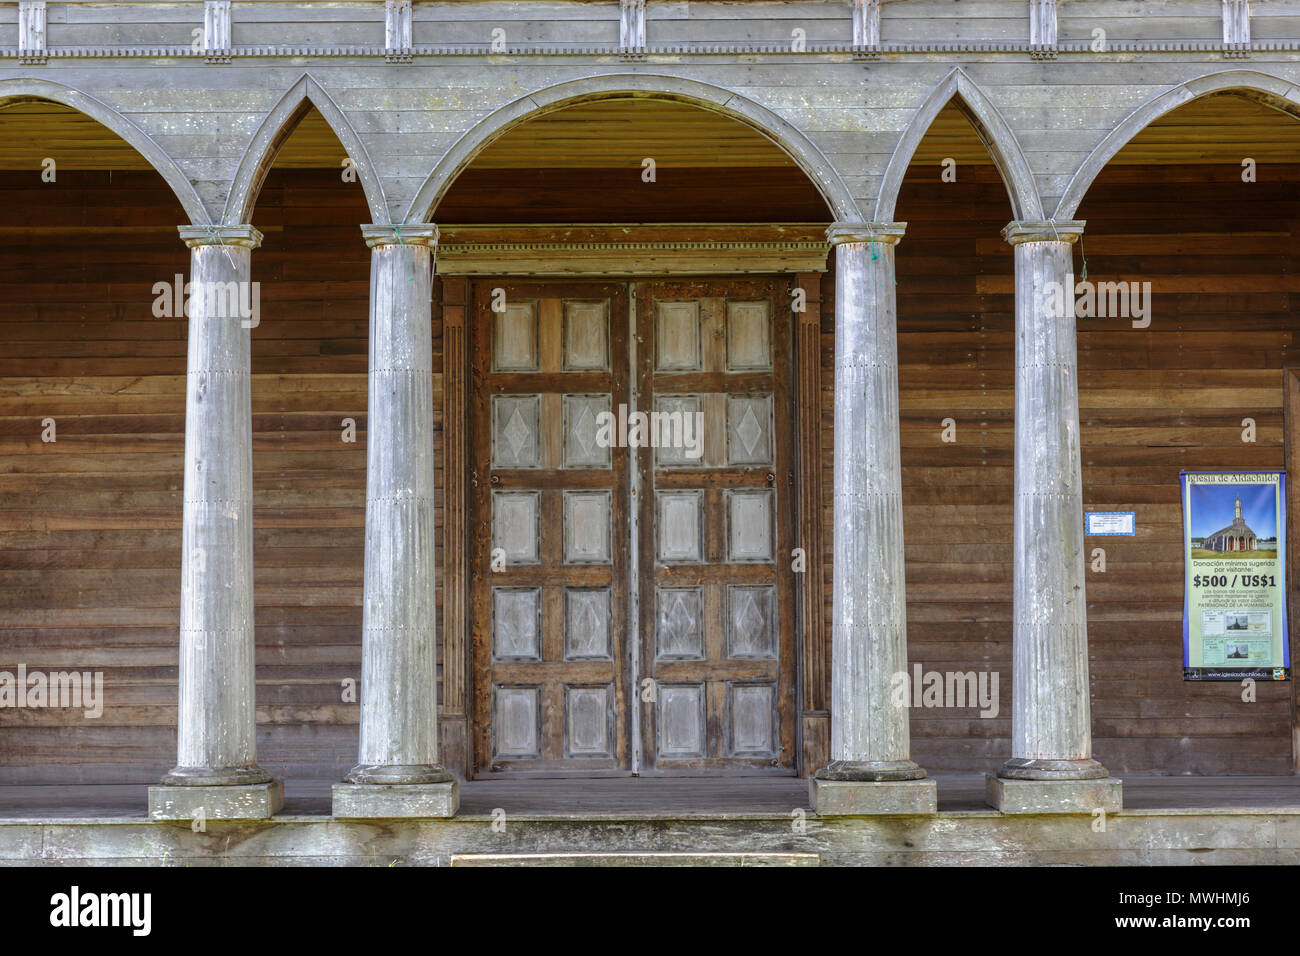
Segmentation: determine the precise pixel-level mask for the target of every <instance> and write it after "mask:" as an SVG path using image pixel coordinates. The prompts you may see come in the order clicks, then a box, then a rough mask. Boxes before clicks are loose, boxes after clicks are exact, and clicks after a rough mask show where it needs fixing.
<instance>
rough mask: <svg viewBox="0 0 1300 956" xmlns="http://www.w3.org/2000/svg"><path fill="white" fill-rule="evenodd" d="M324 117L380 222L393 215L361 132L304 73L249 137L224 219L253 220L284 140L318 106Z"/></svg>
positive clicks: (233, 221)
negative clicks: (267, 178)
mask: <svg viewBox="0 0 1300 956" xmlns="http://www.w3.org/2000/svg"><path fill="white" fill-rule="evenodd" d="M313 106H314V107H316V109H317V111H318V112H319V113H320V114H321V116H322V117H324V119H325V122H326V123H328V124H329V127H330V129H331V130H333V132H334V135H335V136H336V137H337V138H338V141H339V143H341V144H342V146H343V150H344V152H346V153H347V155H348V157H349V158H350V159H351V160H352V163H353V167H354V168H355V170H356V173H357V180H358V181H359V182H360V183H361V189H362V191H363V192H364V193H365V197H366V205H367V206H368V207H369V208H370V216H371V219H372V221H374V222H385V221H386V220H387V218H388V208H387V203H386V201H385V199H384V187H383V183H382V182H381V181H380V179H379V176H378V175H377V174H376V172H375V167H374V164H373V163H372V162H371V161H370V154H369V153H368V152H367V150H366V147H365V144H364V143H363V142H362V141H361V137H360V136H358V135H357V132H356V130H355V129H353V127H352V124H351V122H349V121H348V118H347V116H346V114H344V112H343V110H342V109H340V108H339V105H338V104H337V103H336V102H334V99H333V98H332V97H331V96H330V95H329V93H327V92H326V91H325V89H324V87H322V86H321V85H320V84H319V83H317V82H316V80H315V78H314V77H312V76H311V74H309V73H304V74H303V75H302V77H301V78H299V80H298V82H296V83H295V84H294V85H293V86H292V87H290V88H289V89H288V90H286V91H285V93H284V95H283V96H281V97H280V99H279V101H278V102H277V103H276V104H275V106H273V107H272V108H271V110H270V112H268V113H267V114H266V115H265V116H264V117H263V118H262V122H261V123H260V124H259V125H258V128H257V131H256V132H255V133H254V134H253V138H252V140H250V141H249V144H248V147H247V148H246V149H245V150H244V155H243V157H242V158H241V159H240V161H239V167H238V169H237V170H236V171H235V176H234V179H233V180H232V181H231V183H230V193H229V195H228V197H227V199H226V209H225V214H224V215H223V216H222V221H223V222H225V223H227V224H230V225H234V224H238V223H246V222H249V221H250V220H251V217H252V215H253V208H254V207H255V206H256V205H257V197H258V195H259V194H260V193H261V191H262V186H263V184H264V183H265V182H266V177H267V174H268V173H269V172H270V171H271V166H272V165H274V163H275V158H276V156H277V155H279V152H280V147H281V146H283V145H284V142H285V140H287V139H288V138H289V137H290V136H291V135H292V134H293V131H294V129H295V128H296V127H297V125H298V121H299V120H301V119H302V117H303V115H304V114H305V113H306V112H307V111H308V110H310V109H311V108H312V107H313Z"/></svg>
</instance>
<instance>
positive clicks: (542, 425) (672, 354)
mask: <svg viewBox="0 0 1300 956" xmlns="http://www.w3.org/2000/svg"><path fill="white" fill-rule="evenodd" d="M787 285H788V284H787V283H786V282H785V280H777V279H766V280H710V281H691V282H667V281H663V282H639V283H612V282H606V283H596V282H591V283H559V282H543V281H538V282H531V283H530V282H513V281H508V280H481V281H477V282H475V283H474V287H473V311H472V315H473V316H474V321H473V323H472V326H471V336H470V342H471V355H470V360H471V366H472V376H473V390H472V396H471V403H470V404H471V408H472V413H471V414H472V421H471V436H472V442H473V446H472V447H473V456H474V462H475V465H474V469H473V473H472V475H471V483H472V492H471V497H472V500H473V507H474V515H473V521H472V525H471V527H472V531H473V533H472V542H473V544H472V549H473V554H472V555H471V561H470V565H471V569H472V570H471V576H470V581H471V602H472V603H471V608H472V615H471V621H472V623H471V631H472V641H473V648H474V651H473V654H474V672H475V678H474V695H475V699H474V707H473V713H474V748H475V768H476V772H477V773H480V774H490V773H501V772H505V773H546V774H556V773H566V774H567V773H579V774H582V773H629V772H640V773H674V772H716V771H721V770H739V771H748V772H778V773H790V772H792V771H793V769H794V765H795V764H794V749H795V748H794V714H793V703H794V659H795V658H794V650H795V648H794V643H795V642H794V623H793V622H794V613H793V610H794V609H793V603H792V602H793V589H792V587H791V572H790V563H789V560H788V556H789V551H790V548H791V547H793V545H792V544H791V538H792V530H791V523H790V519H789V516H790V513H791V502H792V490H793V489H792V487H791V484H792V482H791V480H790V479H791V469H792V464H791V460H790V454H791V448H790V446H791V442H790V433H791V427H792V426H791V421H790V407H789V403H790V394H789V356H790V337H791V329H790V321H789V305H788V297H787V291H786V290H787ZM634 299H635V301H636V303H637V305H636V307H635V308H632V307H630V305H629V303H630V302H631V301H633V300H634ZM633 329H634V330H635V335H634V336H633V337H630V336H629V331H630V330H633ZM638 412H641V413H644V414H645V415H646V418H645V419H641V420H640V422H638V419H637V414H636V413H638ZM652 413H657V414H652ZM602 426H604V427H602ZM656 446H659V447H656ZM783 556H784V557H783Z"/></svg>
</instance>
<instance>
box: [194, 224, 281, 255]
mask: <svg viewBox="0 0 1300 956" xmlns="http://www.w3.org/2000/svg"><path fill="white" fill-rule="evenodd" d="M177 229H179V230H180V234H181V240H182V241H183V242H184V243H185V245H187V246H189V247H190V248H191V249H193V248H195V247H196V246H242V247H243V248H245V249H256V248H257V247H258V246H260V245H261V244H262V234H261V232H259V231H258V230H257V229H256V228H254V227H253V226H250V225H247V224H243V225H234V226H227V225H212V226H177Z"/></svg>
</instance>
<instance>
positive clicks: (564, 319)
mask: <svg viewBox="0 0 1300 956" xmlns="http://www.w3.org/2000/svg"><path fill="white" fill-rule="evenodd" d="M626 294H627V293H626V286H625V285H623V284H601V285H597V284H585V285H582V286H567V285H557V284H545V283H538V284H507V283H502V282H478V283H475V287H474V311H473V315H474V323H473V328H472V335H471V342H472V345H471V349H472V351H471V363H472V366H473V385H474V389H473V394H472V396H471V407H472V408H473V416H474V422H473V430H472V435H473V439H472V440H473V449H474V461H475V470H474V474H473V476H472V485H473V491H472V495H473V497H474V500H475V505H476V519H475V522H474V524H473V525H472V528H473V540H474V549H475V555H474V560H473V561H472V562H471V567H472V572H471V581H472V598H471V600H472V602H473V604H472V608H473V615H472V621H473V623H472V629H473V646H474V663H475V672H476V678H475V702H474V720H475V731H474V733H475V749H476V766H477V767H478V768H480V769H481V770H482V769H487V770H493V771H511V770H513V771H525V772H527V771H573V770H577V771H628V770H630V769H631V766H632V764H631V733H630V726H629V725H630V714H629V709H628V706H627V696H628V692H629V677H628V668H627V663H626V662H627V659H628V653H627V624H628V611H627V600H628V587H627V582H628V576H629V574H630V563H629V560H628V553H627V545H626V541H627V537H628V513H627V505H626V501H627V499H628V494H629V487H628V484H629V481H628V479H629V473H628V459H627V456H626V455H624V454H616V453H615V452H616V451H617V450H616V449H613V448H610V447H609V446H608V444H607V443H605V444H602V443H600V442H598V441H597V431H598V427H597V418H598V416H600V414H601V413H602V412H609V411H611V409H613V408H615V407H616V406H617V405H618V404H619V403H626V402H627V400H628V348H627V320H626V316H627V298H626ZM494 306H495V309H494Z"/></svg>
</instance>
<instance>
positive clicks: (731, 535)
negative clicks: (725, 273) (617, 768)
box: [636, 279, 795, 773]
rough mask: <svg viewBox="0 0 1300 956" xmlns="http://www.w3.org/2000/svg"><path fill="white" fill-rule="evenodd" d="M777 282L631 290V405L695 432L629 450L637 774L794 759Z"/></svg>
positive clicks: (781, 292) (764, 766)
mask: <svg viewBox="0 0 1300 956" xmlns="http://www.w3.org/2000/svg"><path fill="white" fill-rule="evenodd" d="M787 288H788V287H787V283H786V282H784V281H781V280H768V279H763V280H708V281H703V280H674V281H663V282H651V283H640V284H638V287H637V298H636V302H637V306H636V308H637V338H638V343H639V344H638V348H639V352H638V357H639V361H638V368H637V370H636V374H637V383H636V396H637V404H638V407H640V408H648V409H652V410H653V411H655V412H659V413H661V417H660V422H661V423H662V424H661V425H660V429H659V430H660V434H661V435H662V434H663V432H664V429H665V428H666V427H668V426H667V424H666V423H669V422H671V423H672V427H674V428H676V427H677V420H676V419H675V418H673V417H671V416H673V415H674V414H675V413H680V414H681V416H682V418H681V421H682V422H683V424H684V426H685V427H682V428H681V434H682V435H683V436H684V437H686V438H692V437H694V438H696V439H699V440H697V441H695V442H694V443H693V445H692V443H690V442H686V441H682V442H678V443H675V444H673V445H672V446H670V447H659V448H652V449H641V450H640V451H639V453H638V455H637V465H636V467H637V476H636V478H637V480H636V486H637V488H638V489H639V491H640V494H639V498H640V503H639V516H638V524H639V527H640V532H639V538H638V540H639V550H640V553H639V556H638V557H639V562H638V563H639V565H640V585H641V587H640V620H639V633H640V656H639V662H638V663H639V674H638V677H639V678H640V679H641V680H642V681H644V680H646V679H649V680H650V681H651V682H652V685H651V686H652V687H653V693H652V694H649V695H647V694H645V693H642V694H641V695H640V696H639V698H638V699H639V700H640V705H639V706H640V708H641V720H640V727H641V741H640V743H641V754H642V760H641V770H642V772H644V773H653V772H692V771H726V770H730V771H751V772H757V771H767V772H779V773H791V772H793V771H794V768H795V752H794V751H795V746H794V652H795V641H794V605H793V596H794V590H793V580H792V572H791V568H790V562H789V558H788V556H789V554H790V549H791V548H792V547H793V543H792V525H791V514H792V500H791V491H792V488H791V481H790V476H791V474H792V469H793V464H792V460H791V442H790V441H789V438H788V436H790V434H791V432H792V423H791V421H790V392H789V388H790V369H789V361H790V354H791V350H792V342H791V339H792V330H791V327H790V320H789V312H790V310H789V305H788V301H789V300H788V298H787ZM690 421H695V422H698V423H699V425H700V428H699V430H698V431H694V430H692V428H690V427H689V422H690ZM647 697H651V698H653V699H650V700H647V699H646V698H647Z"/></svg>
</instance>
